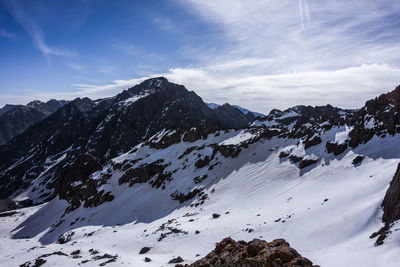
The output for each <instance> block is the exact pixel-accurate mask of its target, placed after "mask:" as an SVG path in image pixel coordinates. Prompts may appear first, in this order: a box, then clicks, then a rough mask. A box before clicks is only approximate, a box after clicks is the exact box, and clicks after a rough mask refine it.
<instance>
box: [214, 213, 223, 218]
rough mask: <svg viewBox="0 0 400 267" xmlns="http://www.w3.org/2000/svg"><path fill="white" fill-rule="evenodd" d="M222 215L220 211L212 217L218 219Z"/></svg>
mask: <svg viewBox="0 0 400 267" xmlns="http://www.w3.org/2000/svg"><path fill="white" fill-rule="evenodd" d="M220 216H221V215H219V214H218V213H213V215H212V217H213V219H217V218H219V217H220Z"/></svg>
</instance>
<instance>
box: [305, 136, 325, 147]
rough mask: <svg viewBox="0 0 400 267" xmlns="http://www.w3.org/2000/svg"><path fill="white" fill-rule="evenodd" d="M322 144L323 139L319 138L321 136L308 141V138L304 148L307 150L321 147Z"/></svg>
mask: <svg viewBox="0 0 400 267" xmlns="http://www.w3.org/2000/svg"><path fill="white" fill-rule="evenodd" d="M321 142H322V139H321V137H319V136H314V137H313V138H311V139H308V138H307V139H306V140H305V141H304V148H305V149H307V148H309V147H312V146H316V145H319V144H321Z"/></svg>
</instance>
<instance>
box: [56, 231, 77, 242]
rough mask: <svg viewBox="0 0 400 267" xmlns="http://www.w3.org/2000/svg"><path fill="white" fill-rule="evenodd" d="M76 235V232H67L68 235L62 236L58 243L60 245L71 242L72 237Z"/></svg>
mask: <svg viewBox="0 0 400 267" xmlns="http://www.w3.org/2000/svg"><path fill="white" fill-rule="evenodd" d="M74 234H75V232H72V231H71V232H66V233H64V234H62V235H60V237H59V238H58V239H57V242H58V243H59V244H65V243H67V242H69V241H71V239H72V236H73V235H74Z"/></svg>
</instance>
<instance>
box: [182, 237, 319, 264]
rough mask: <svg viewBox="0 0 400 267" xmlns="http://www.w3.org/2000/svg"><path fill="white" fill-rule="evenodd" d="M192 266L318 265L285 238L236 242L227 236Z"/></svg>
mask: <svg viewBox="0 0 400 267" xmlns="http://www.w3.org/2000/svg"><path fill="white" fill-rule="evenodd" d="M185 266H192V267H206V266H210V267H211V266H214V267H228V266H234V267H239V266H240V267H258V266H265V267H279V266H282V267H283V266H287V267H295V266H296V267H313V266H314V267H316V265H313V263H312V262H311V261H310V260H308V259H306V258H304V257H302V256H301V255H300V254H299V253H298V252H297V251H296V250H295V249H293V248H291V247H290V245H289V243H287V242H286V241H285V240H283V239H276V240H274V241H272V242H266V241H263V240H260V239H254V240H253V241H250V242H245V241H239V242H236V241H235V240H233V239H232V238H225V239H223V240H222V241H221V242H219V243H218V244H217V245H216V247H215V249H214V250H213V251H212V252H211V253H209V254H208V255H207V256H206V257H204V258H202V259H200V260H198V261H196V262H195V263H193V264H191V265H185Z"/></svg>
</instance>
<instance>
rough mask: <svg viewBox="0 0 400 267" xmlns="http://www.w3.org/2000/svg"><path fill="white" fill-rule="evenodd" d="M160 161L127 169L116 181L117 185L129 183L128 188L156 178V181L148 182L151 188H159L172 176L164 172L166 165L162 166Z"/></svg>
mask: <svg viewBox="0 0 400 267" xmlns="http://www.w3.org/2000/svg"><path fill="white" fill-rule="evenodd" d="M162 162H163V161H162V160H157V161H155V162H152V163H149V164H142V165H140V166H138V167H136V168H132V169H129V170H127V171H126V172H125V174H124V175H122V177H121V178H120V179H119V180H118V183H119V184H123V183H127V182H129V186H133V185H134V184H137V183H147V182H149V181H150V179H151V178H152V177H154V176H156V179H155V180H153V181H150V183H151V185H152V186H153V187H156V188H159V187H160V186H161V185H162V184H163V183H164V182H165V181H166V180H169V179H170V178H171V176H172V173H171V172H164V170H165V168H166V167H167V166H168V164H162Z"/></svg>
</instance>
